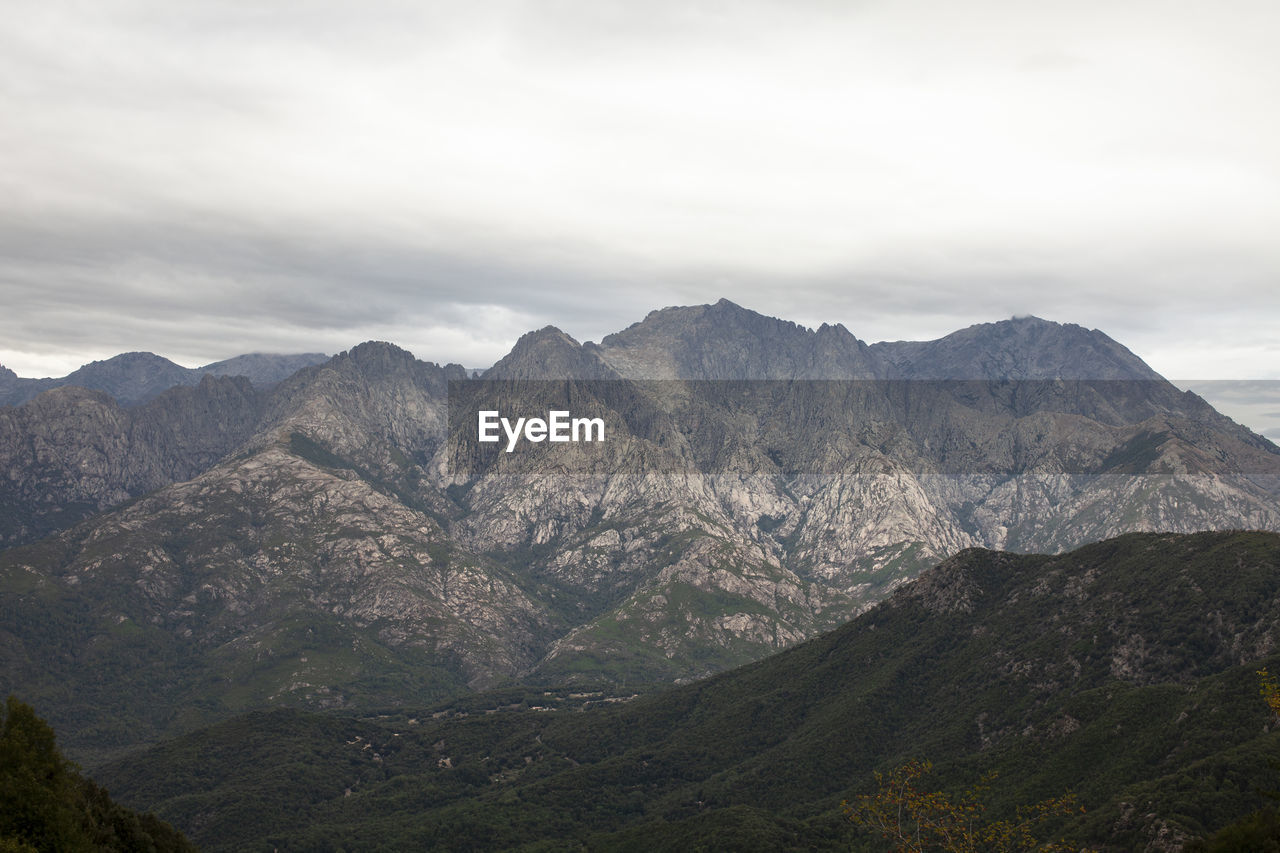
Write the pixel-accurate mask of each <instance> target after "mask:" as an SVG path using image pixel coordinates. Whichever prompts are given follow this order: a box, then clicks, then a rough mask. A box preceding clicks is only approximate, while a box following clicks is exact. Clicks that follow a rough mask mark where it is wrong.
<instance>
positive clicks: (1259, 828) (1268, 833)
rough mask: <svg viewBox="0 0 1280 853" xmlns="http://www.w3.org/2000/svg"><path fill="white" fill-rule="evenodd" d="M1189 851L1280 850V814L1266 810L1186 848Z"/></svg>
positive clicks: (1274, 852) (1272, 852)
mask: <svg viewBox="0 0 1280 853" xmlns="http://www.w3.org/2000/svg"><path fill="white" fill-rule="evenodd" d="M1186 853H1280V815H1277V814H1276V811H1275V809H1265V810H1263V811H1257V812H1254V813H1253V814H1251V815H1249V816H1248V817H1247V818H1245V819H1243V820H1240V821H1237V822H1236V823H1233V824H1231V825H1230V826H1227V827H1224V828H1222V829H1220V830H1218V831H1217V832H1215V833H1214V834H1213V835H1212V836H1210V837H1209V838H1207V839H1205V840H1203V841H1200V842H1196V843H1193V844H1191V845H1188V846H1187V847H1186Z"/></svg>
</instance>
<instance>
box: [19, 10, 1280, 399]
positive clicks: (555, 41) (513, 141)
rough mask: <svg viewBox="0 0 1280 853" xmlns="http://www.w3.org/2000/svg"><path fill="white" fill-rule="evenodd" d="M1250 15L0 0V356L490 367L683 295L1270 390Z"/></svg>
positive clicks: (1277, 217)
mask: <svg viewBox="0 0 1280 853" xmlns="http://www.w3.org/2000/svg"><path fill="white" fill-rule="evenodd" d="M1277 43H1280V5H1278V4H1276V3H1274V2H1273V0H1239V2H1234V3H1231V4H1229V6H1223V5H1222V4H1214V3H1210V2H1195V0H1192V2H1182V1H1181V0H1172V2H1171V0H1159V1H1158V2H1157V0H1135V2H1128V3H1113V2H1089V0H1084V2H1075V3H1069V4H1067V3H1062V4H1032V3H1018V2H1013V1H1012V0H974V2H966V3H948V2H942V0H903V2H893V3H887V2H875V0H870V2H857V3H833V2H819V0H813V2H781V0H746V2H732V3H731V2H727V0H710V2H705V3H697V4H691V3H675V2H662V0H659V2H654V3H643V4H638V3H624V2H617V0H589V2H588V0H579V2H573V0H570V1H569V2H519V0H497V2H490V3H482V4H462V3H448V2H424V3H402V2H397V0H372V2H368V3H361V4H350V3H336V2H331V1H330V0H320V2H316V3H308V4H305V6H299V4H296V3H292V2H288V3H286V2H282V0H263V2H255V3H248V4H246V3H225V2H212V0H189V1H188V2H182V3H171V2H160V0H102V2H97V3H91V4H66V3H47V2H43V0H39V1H38V0H15V2H11V3H9V4H7V5H6V15H5V26H4V27H3V29H0V80H3V81H4V82H3V84H0V116H3V117H2V118H0V158H3V162H4V163H5V168H4V170H3V171H2V172H0V195H2V196H3V198H4V199H5V202H4V204H3V205H0V304H2V305H3V306H4V310H3V311H0V363H3V364H5V365H6V366H8V367H9V368H12V369H13V370H15V371H17V372H18V373H19V374H20V375H23V376H60V375H65V374H67V373H69V372H71V371H72V370H74V369H75V368H76V367H78V366H79V365H81V364H83V363H86V362H88V361H92V360H94V359H102V358H106V357H109V356H111V355H114V354H116V353H119V352H124V351H131V350H149V351H152V352H156V353H159V354H161V355H164V356H166V357H168V358H171V359H174V360H175V361H177V362H179V363H181V364H184V365H187V366H195V365H199V364H205V363H208V362H212V361H217V360H220V359H224V358H227V357H229V356H233V355H236V354H239V353H245V352H254V351H261V352H311V351H323V352H337V351H340V350H344V349H347V348H349V347H350V346H352V345H353V344H355V343H357V342H359V341H363V340H369V339H381V340H390V341H394V342H396V343H398V344H400V345H402V346H404V347H406V348H408V349H410V350H411V351H413V352H414V353H415V354H417V355H418V356H419V357H420V358H424V359H429V360H433V361H439V362H447V361H452V362H459V363H463V364H469V365H485V364H490V363H492V362H493V361H494V360H496V359H497V358H498V357H500V356H501V355H502V354H503V353H505V352H506V351H507V350H508V349H509V348H510V347H511V345H512V343H513V342H514V341H515V339H516V338H517V337H518V336H519V335H520V334H521V333H522V332H524V331H527V330H529V329H533V328H538V327H540V326H543V325H546V324H548V323H552V324H555V325H557V326H559V327H561V328H562V329H564V330H565V331H566V332H568V333H569V334H571V335H573V336H574V337H576V338H577V339H579V340H587V339H595V340H598V339H599V338H600V337H602V336H603V335H604V334H607V333H609V332H611V331H616V330H618V329H620V328H622V327H624V326H626V325H627V324H629V323H632V322H635V321H637V320H639V319H641V318H642V317H643V316H644V315H645V313H646V312H648V311H649V310H651V309H654V308H659V307H662V306H665V305H673V304H696V303H704V302H714V301H715V300H716V299H718V298H720V297H722V296H723V297H728V298H730V299H732V300H734V301H736V302H738V303H740V304H742V305H745V306H747V307H750V308H752V309H755V310H757V311H761V312H763V313H766V314H771V315H775V316H779V317H784V318H787V319H791V320H795V321H798V322H801V323H804V324H806V325H812V326H816V325H818V324H820V323H823V322H830V323H837V322H838V323H843V324H845V325H846V326H847V327H848V328H849V329H850V330H851V331H852V332H853V333H854V334H855V335H857V336H859V337H860V338H863V339H864V340H867V341H878V340H895V339H912V340H922V339H929V338H936V337H938V336H941V335H943V334H946V333H947V332H950V331H953V330H955V329H958V328H961V327H964V326H967V325H969V324H972V323H976V322H985V321H991V320H997V319H1001V318H1006V317H1009V316H1012V315H1015V314H1028V313H1030V314H1035V315H1038V316H1040V317H1044V318H1047V319H1052V320H1058V321H1061V322H1074V323H1079V324H1081V325H1084V326H1086V327H1090V328H1099V329H1102V330H1103V331H1105V332H1106V333H1107V334H1109V335H1111V336H1112V337H1113V338H1115V339H1116V340H1118V341H1120V342H1121V343H1123V344H1125V345H1126V346H1128V347H1129V348H1131V349H1132V350H1133V351H1134V352H1135V353H1137V354H1138V355H1139V356H1141V357H1142V358H1143V359H1145V360H1146V361H1147V362H1148V363H1149V364H1151V366H1152V367H1154V368H1155V369H1156V370H1158V371H1159V372H1161V373H1162V374H1164V375H1165V376H1170V377H1180V378H1183V379H1188V380H1203V379H1219V380H1221V379H1280V335H1277V334H1276V331H1277V329H1280V286H1278V285H1280V241H1277V240H1276V235H1277V234H1280V114H1278V113H1277V111H1276V109H1275V105H1276V104H1277V103H1280V51H1277V50H1276V49H1275V45H1276V44H1277Z"/></svg>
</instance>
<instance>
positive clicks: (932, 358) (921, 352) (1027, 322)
mask: <svg viewBox="0 0 1280 853" xmlns="http://www.w3.org/2000/svg"><path fill="white" fill-rule="evenodd" d="M870 349H871V351H872V352H873V353H875V354H876V355H877V356H879V357H880V358H881V359H883V360H884V361H885V362H887V363H888V364H889V365H890V369H891V371H892V373H893V375H894V376H898V377H901V378H905V379H997V380H1006V379H1100V380H1117V379H1137V380H1159V379H1160V378H1161V377H1160V375H1159V374H1158V373H1156V372H1155V371H1154V370H1152V369H1151V368H1150V367H1148V366H1147V364H1146V363H1145V362H1143V361H1142V359H1140V358H1138V357H1137V356H1136V355H1134V354H1133V353H1132V352H1130V351H1129V350H1128V349H1126V348H1125V347H1124V346H1122V345H1121V344H1119V343H1117V342H1116V341H1114V340H1112V339H1111V338H1110V337H1108V336H1107V335H1106V334H1104V333H1103V332H1101V331H1098V330H1097V329H1085V328H1084V327H1083V326H1078V325H1076V324H1074V323H1056V322H1053V321H1050V320H1044V319H1041V318H1039V317H1034V316H1029V315H1028V316H1019V317H1013V318H1011V319H1008V320H1001V321H999V322H995V323H980V324H977V325H973V326H969V327H968V328H965V329H961V330H960V331H958V332H953V333H952V334H950V335H947V336H946V337H943V338H939V339H938V340H935V341H893V342H883V343H878V344H872V346H871V347H870Z"/></svg>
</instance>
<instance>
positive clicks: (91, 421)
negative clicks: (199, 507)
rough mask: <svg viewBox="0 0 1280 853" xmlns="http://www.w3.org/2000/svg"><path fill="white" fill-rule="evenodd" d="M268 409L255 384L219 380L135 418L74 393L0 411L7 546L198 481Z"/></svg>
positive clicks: (1, 532)
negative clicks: (161, 490) (155, 492)
mask: <svg viewBox="0 0 1280 853" xmlns="http://www.w3.org/2000/svg"><path fill="white" fill-rule="evenodd" d="M261 409H262V401H261V399H260V398H259V396H258V395H257V394H256V393H255V392H254V390H253V387H252V386H251V385H250V384H249V383H248V381H247V380H245V379H242V378H214V377H208V378H206V379H204V380H203V381H202V382H201V383H200V384H199V385H197V386H196V387H194V388H187V387H178V388H173V389H171V390H169V391H167V392H165V393H164V394H162V395H160V396H159V397H158V398H156V399H154V400H152V401H151V402H150V403H147V404H144V405H142V406H140V407H137V408H132V409H125V408H122V407H121V406H120V405H119V404H118V403H117V402H116V401H115V400H113V399H111V398H110V397H108V396H107V395H106V394H104V393H102V392H100V391H89V390H86V389H83V388H78V387H75V386H67V387H62V388H56V389H53V390H51V391H48V392H47V393H45V394H41V395H40V396H38V397H36V398H35V399H34V400H32V401H31V402H29V403H26V404H24V405H22V406H18V407H9V408H0V472H3V477H2V478H0V519H2V522H0V546H8V545H14V544H20V543H22V542H29V541H33V540H35V539H37V538H39V537H40V536H43V535H45V534H47V533H50V532H52V531H55V530H59V529H63V528H66V527H69V526H70V525H72V524H74V523H76V522H78V521H80V520H81V519H83V518H85V517H86V516H88V515H91V514H93V513H96V512H100V511H102V510H104V509H107V508H109V507H112V506H116V505H117V504H120V503H122V502H123V501H125V500H128V499H129V498H131V497H134V496H137V495H140V494H143V493H145V492H148V491H151V490H152V489H156V488H159V487H160V486H163V485H166V484H168V483H173V482H177V481H180V480H186V479H189V478H191V477H194V476H195V475H197V474H199V473H200V472H202V471H204V470H206V469H208V468H210V467H211V466H212V465H214V464H215V463H217V462H218V461H219V460H220V459H222V458H223V457H224V456H226V455H227V453H229V452H230V451H231V450H232V449H233V448H235V447H236V446H238V445H239V444H240V443H241V442H243V441H245V440H246V439H248V438H249V437H250V436H251V435H253V434H254V432H255V430H256V429H257V427H258V423H259V420H260V417H261Z"/></svg>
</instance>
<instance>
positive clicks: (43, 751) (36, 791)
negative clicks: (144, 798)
mask: <svg viewBox="0 0 1280 853" xmlns="http://www.w3.org/2000/svg"><path fill="white" fill-rule="evenodd" d="M194 849H195V848H194V847H193V846H192V845H191V843H190V842H189V841H187V840H186V839H185V838H183V837H182V835H181V834H180V833H179V832H178V831H177V830H175V829H174V828H173V827H171V826H169V825H168V824H166V823H164V822H163V821H161V820H159V819H158V818H156V817H155V816H154V815H149V814H148V815H141V816H139V815H138V814H136V813H134V812H132V811H130V810H129V809H126V808H124V807H122V806H120V805H118V804H116V803H114V802H112V800H111V798H110V797H109V796H108V795H107V792H106V791H104V790H103V789H102V788H100V787H99V786H98V785H96V784H95V783H94V782H93V781H92V780H89V779H85V778H83V777H82V776H81V775H80V772H79V770H78V769H77V768H76V766H75V765H74V764H72V763H71V762H70V761H68V760H67V759H65V758H63V756H62V753H60V752H59V751H58V746H57V742H56V739H55V737H54V734H53V729H51V728H50V727H49V725H48V724H47V723H45V721H44V720H42V719H40V718H39V717H38V716H36V712H35V711H34V710H33V709H32V708H31V706H30V705H27V704H24V703H22V702H19V701H18V700H17V699H16V698H15V697H13V696H10V697H9V698H8V699H7V700H6V701H5V704H4V711H3V719H0V853H33V851H58V853H62V851H68V853H78V851H82V850H83V851H90V850H108V851H115V850H118V851H126V850H128V851H133V850H151V851H156V853H162V851H191V850H194Z"/></svg>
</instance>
